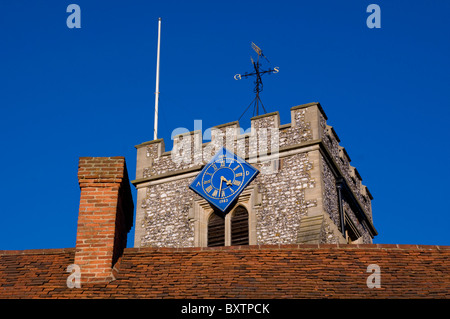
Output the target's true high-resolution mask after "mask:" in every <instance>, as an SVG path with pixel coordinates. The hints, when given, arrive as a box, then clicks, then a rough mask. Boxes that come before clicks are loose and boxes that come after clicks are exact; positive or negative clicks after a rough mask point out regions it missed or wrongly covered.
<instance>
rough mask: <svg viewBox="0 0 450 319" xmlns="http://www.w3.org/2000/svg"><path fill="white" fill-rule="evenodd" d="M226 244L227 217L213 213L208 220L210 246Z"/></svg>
mask: <svg viewBox="0 0 450 319" xmlns="http://www.w3.org/2000/svg"><path fill="white" fill-rule="evenodd" d="M216 246H225V218H224V217H223V216H222V215H220V213H216V212H214V213H212V214H211V216H210V217H209V221H208V247H216Z"/></svg>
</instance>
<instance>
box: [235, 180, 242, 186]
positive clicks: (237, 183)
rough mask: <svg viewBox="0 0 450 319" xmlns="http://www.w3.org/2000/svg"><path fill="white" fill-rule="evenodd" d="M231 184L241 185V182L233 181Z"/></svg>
mask: <svg viewBox="0 0 450 319" xmlns="http://www.w3.org/2000/svg"><path fill="white" fill-rule="evenodd" d="M233 185H236V186H239V185H241V182H240V181H234V182H233Z"/></svg>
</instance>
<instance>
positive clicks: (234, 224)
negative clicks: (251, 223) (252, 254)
mask: <svg viewBox="0 0 450 319" xmlns="http://www.w3.org/2000/svg"><path fill="white" fill-rule="evenodd" d="M231 245H232V246H235V245H248V212H247V209H245V207H243V206H238V207H236V209H235V210H234V212H233V216H232V217H231Z"/></svg>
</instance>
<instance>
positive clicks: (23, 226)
mask: <svg viewBox="0 0 450 319" xmlns="http://www.w3.org/2000/svg"><path fill="white" fill-rule="evenodd" d="M71 3H75V4H78V5H79V6H80V8H81V28H80V29H69V28H68V27H67V25H66V19H67V17H68V16H69V13H67V12H66V8H67V6H68V5H69V4H71ZM371 3H376V4H378V5H379V6H380V8H381V28H380V29H369V28H368V27H367V25H366V19H367V17H368V16H369V13H367V12H366V8H367V6H368V5H369V4H371ZM449 12H450V2H449V1H446V0H433V1H412V0H409V1H400V0H391V1H381V0H374V1H362V0H353V1H333V0H321V1H283V0H279V1H263V0H260V1H246V0H244V1H242V0H240V1H235V0H229V1H226V2H218V1H181V0H178V1H92V0H91V1H82V0H71V1H61V0H58V1H56V0H48V1H22V0H16V1H12V0H10V1H2V2H0V40H1V48H0V111H1V113H0V114H1V115H0V134H1V139H0V146H1V148H0V150H1V156H0V169H1V177H2V179H1V180H2V182H1V184H0V200H1V206H0V249H33V248H62V247H74V246H75V239H76V223H77V215H78V202H79V196H80V191H79V187H78V181H77V166H78V158H79V157H81V156H125V158H126V161H127V166H128V171H129V174H130V179H131V180H132V179H134V178H135V161H136V150H135V148H134V145H137V144H140V143H142V142H145V141H149V140H152V139H153V112H154V91H155V71H156V44H157V24H158V22H157V21H158V17H162V19H163V20H162V40H161V76H160V92H161V95H160V121H159V126H160V132H159V136H160V137H163V138H164V139H165V141H166V149H170V148H171V147H172V142H171V140H170V139H171V132H172V130H173V129H175V128H177V127H185V128H187V129H189V130H193V129H194V120H195V119H197V120H198V119H201V120H202V121H203V128H204V129H205V128H207V127H211V126H214V125H218V124H222V123H226V122H231V121H235V120H237V119H238V118H239V116H240V115H241V114H242V112H243V111H244V109H245V108H246V107H247V105H248V104H249V103H250V101H251V100H252V99H253V91H252V90H253V83H252V80H251V79H245V80H241V81H235V80H234V79H233V76H234V75H235V74H236V73H244V72H245V71H251V67H252V66H251V64H250V55H252V54H253V55H254V52H253V51H252V49H251V47H250V43H251V42H252V41H253V42H255V43H256V44H258V45H259V46H260V47H261V48H262V49H263V50H264V53H265V54H266V55H267V57H268V58H269V59H270V61H271V62H272V66H278V67H279V68H280V72H279V73H278V74H274V75H270V76H265V78H264V91H263V93H262V95H261V97H262V100H263V103H264V105H265V107H266V109H267V111H269V112H273V111H279V112H280V116H281V123H282V124H284V123H288V122H289V121H290V111H289V110H290V108H291V107H292V106H295V105H299V104H304V103H308V102H315V101H317V102H320V103H321V105H322V106H323V108H324V110H325V112H326V114H327V115H328V118H329V120H328V124H330V125H332V126H333V127H334V128H335V130H336V132H337V134H338V135H339V137H340V139H341V145H342V146H344V147H345V148H346V150H347V151H348V153H349V155H350V157H351V159H352V165H353V166H355V167H357V169H358V171H359V172H360V174H361V176H362V178H363V183H364V184H365V185H367V186H368V187H369V189H370V191H371V193H372V194H373V196H374V200H373V201H372V205H373V215H374V224H375V227H376V228H377V230H378V232H379V235H378V236H377V237H375V240H374V242H376V243H400V244H437V245H450V240H449V237H448V235H449V230H448V229H449V228H448V227H449V225H450V217H449V216H450V214H449V213H450V208H449V207H450V206H449V204H448V198H449V195H448V193H447V185H448V182H449V180H450V172H449V168H448V165H447V162H448V158H449V157H450V152H449V148H448V146H449V140H450V133H449V130H448V125H447V123H448V121H449V119H450V110H449V107H450V103H449V102H450V90H449V89H450V59H449V57H450V42H449V40H450V23H449V22H448V14H449ZM250 117H251V113H250V112H248V113H246V115H245V116H244V117H243V118H242V119H241V121H240V125H241V127H243V128H248V127H249V125H250ZM132 189H133V196H134V200H135V201H136V192H135V190H134V187H132ZM132 232H134V229H133V230H132ZM129 239H130V240H129V244H128V245H129V246H132V245H133V234H132V233H131V234H130V236H129Z"/></svg>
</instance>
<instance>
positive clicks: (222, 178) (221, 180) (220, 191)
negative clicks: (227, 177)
mask: <svg viewBox="0 0 450 319" xmlns="http://www.w3.org/2000/svg"><path fill="white" fill-rule="evenodd" d="M223 180H224V177H223V176H220V187H219V197H221V196H222V182H223Z"/></svg>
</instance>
